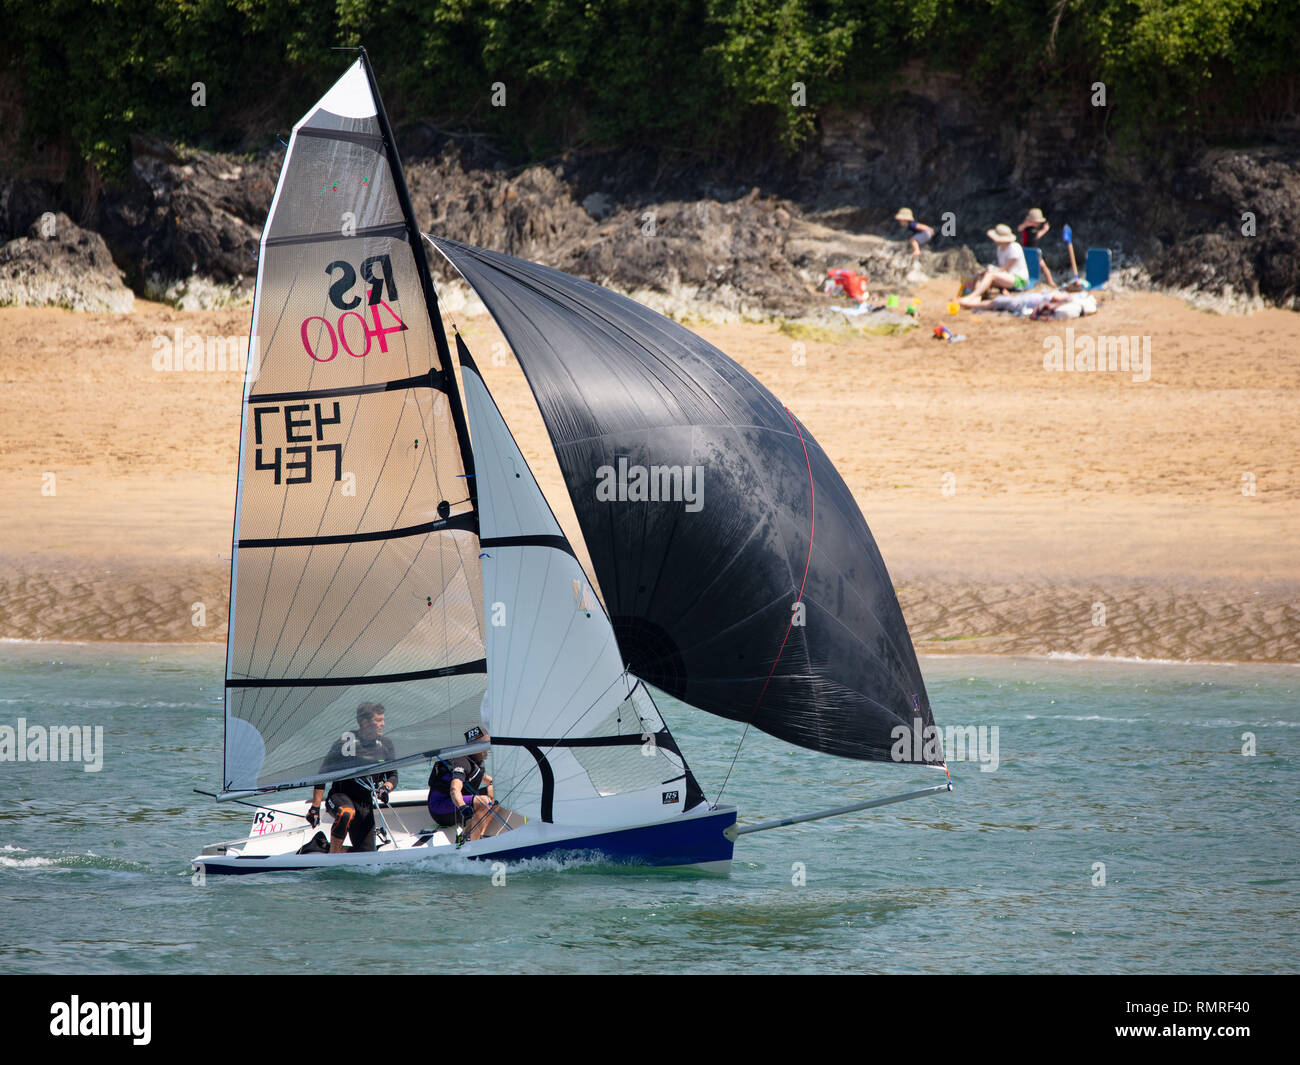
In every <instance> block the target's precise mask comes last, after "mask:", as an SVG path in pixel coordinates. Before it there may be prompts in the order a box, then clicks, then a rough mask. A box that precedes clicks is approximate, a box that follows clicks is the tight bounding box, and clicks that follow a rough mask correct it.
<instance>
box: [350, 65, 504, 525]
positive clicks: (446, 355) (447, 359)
mask: <svg viewBox="0 0 1300 1065" xmlns="http://www.w3.org/2000/svg"><path fill="white" fill-rule="evenodd" d="M358 51H360V53H361V67H362V69H363V70H364V71H365V72H366V81H367V82H369V83H370V94H371V95H372V96H373V97H374V99H375V111H376V118H377V119H378V121H379V130H380V133H381V135H382V136H383V139H384V154H385V155H387V156H388V166H389V169H390V170H391V171H392V174H393V184H394V185H396V187H397V201H398V203H399V204H400V205H401V208H402V215H403V216H404V217H405V219H406V231H407V239H408V241H409V242H410V245H411V254H412V255H414V256H415V270H416V273H418V274H419V276H420V287H421V288H422V289H423V290H424V302H425V305H426V306H427V307H428V309H429V324H430V325H431V326H432V327H433V337H434V341H435V343H436V344H437V346H438V361H439V362H440V363H441V364H442V388H443V391H444V392H446V393H447V399H448V401H449V403H450V405H451V417H452V422H453V423H454V424H455V426H456V439H457V441H458V442H459V443H460V453H461V460H462V461H463V463H464V465H465V484H466V487H467V488H468V489H469V498H470V505H471V506H472V507H473V510H474V520H475V523H476V524H477V521H478V485H477V484H476V483H475V477H474V452H473V450H472V449H471V447H470V441H469V428H468V426H467V424H466V422H465V408H464V405H463V404H462V402H461V396H460V389H459V388H458V387H457V385H456V371H455V368H454V367H453V366H452V364H451V349H450V348H449V346H448V344H447V333H446V331H445V330H444V329H443V327H442V312H441V311H439V309H438V294H437V293H436V292H435V291H434V288H433V277H432V276H431V275H430V273H429V260H428V256H426V255H425V252H424V238H423V237H422V236H421V235H420V228H419V226H418V225H416V222H415V210H414V209H413V208H412V207H411V194H410V192H409V191H408V190H407V188H406V175H405V174H404V173H403V172H402V160H401V158H400V157H399V156H398V154H397V139H396V138H395V137H394V136H393V127H392V126H390V125H389V124H388V112H387V111H385V110H384V101H383V97H381V96H380V95H379V84H378V83H377V82H376V81H375V72H374V69H373V68H372V67H371V65H370V56H369V55H368V54H367V53H366V50H365V48H364V47H363V48H359V49H358Z"/></svg>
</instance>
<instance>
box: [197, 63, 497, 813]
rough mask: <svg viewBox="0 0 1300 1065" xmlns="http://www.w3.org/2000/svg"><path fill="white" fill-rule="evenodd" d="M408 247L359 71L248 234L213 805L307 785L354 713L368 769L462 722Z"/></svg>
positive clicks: (435, 400)
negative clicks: (257, 237)
mask: <svg viewBox="0 0 1300 1065" xmlns="http://www.w3.org/2000/svg"><path fill="white" fill-rule="evenodd" d="M410 237H411V228H409V227H408V224H407V222H406V219H405V216H404V213H403V210H402V206H401V202H400V199H399V197H398V195H397V186H396V183H395V180H394V176H393V172H392V169H391V166H390V157H389V155H388V153H387V150H386V147H385V144H384V141H383V135H382V132H381V124H380V122H379V117H378V108H377V106H376V101H375V98H374V96H373V94H372V93H371V90H370V85H369V80H368V78H367V76H366V72H365V70H364V68H363V66H362V64H361V63H360V62H358V63H357V64H355V65H354V66H353V67H351V68H350V69H349V70H348V72H347V73H346V74H345V75H344V76H343V77H342V78H341V79H340V80H339V81H338V83H337V84H336V85H335V86H334V87H333V88H332V89H330V91H329V92H328V93H327V94H326V95H325V96H324V97H323V98H322V99H321V101H320V102H319V103H318V104H317V105H316V106H315V107H314V108H313V109H312V110H311V111H310V112H309V113H308V114H307V115H306V116H305V117H304V118H303V119H302V120H301V121H300V122H299V123H298V124H297V125H296V126H295V127H294V131H293V136H292V139H291V140H290V143H289V150H288V152H287V153H286V155H285V159H284V165H283V169H282V170H281V173H280V180H279V184H278V185H277V187H276V193H275V199H274V201H273V203H272V206H271V213H270V216H269V218H268V219H267V224H266V228H265V230H264V231H263V234H262V242H261V258H260V261H259V264H258V280H257V290H256V295H255V297H254V310H253V338H252V347H251V350H250V359H249V369H250V372H249V374H248V378H247V382H246V385H245V394H244V411H243V428H242V437H241V443H240V459H239V490H238V496H237V502H236V514H235V534H234V562H233V565H232V571H231V614H230V635H229V642H228V648H227V665H226V745H225V750H226V755H225V766H224V774H223V778H222V779H223V783H224V790H225V791H226V792H231V791H238V790H243V789H254V788H266V787H275V786H283V785H288V784H296V783H304V782H309V781H316V780H320V779H322V771H321V763H322V760H323V759H324V757H325V756H326V754H327V753H328V751H329V749H330V747H331V745H332V744H333V743H334V742H335V741H336V740H338V739H339V738H340V737H341V736H344V735H345V734H347V733H349V732H351V731H352V730H354V729H355V728H356V710H357V707H358V705H359V704H361V703H363V702H369V703H379V704H381V705H383V706H384V708H385V715H386V725H385V731H384V736H385V737H386V739H387V740H389V741H390V742H391V743H392V757H391V758H389V759H387V761H402V760H409V759H411V758H413V757H415V756H417V755H419V754H420V753H422V752H427V751H430V750H434V749H439V748H445V747H451V746H455V745H457V744H463V743H464V732H465V730H466V729H467V728H469V727H470V726H473V725H477V724H478V723H479V708H480V702H481V699H482V693H483V690H484V688H485V686H486V673H485V669H486V663H485V653H484V644H483V633H482V617H483V607H482V584H481V578H480V575H479V561H478V555H479V543H478V536H477V535H476V533H475V531H474V523H473V513H472V504H471V501H470V498H469V497H470V492H469V490H468V487H467V480H466V477H465V465H464V461H463V459H462V455H461V451H460V447H459V445H458V442H457V436H456V432H455V427H454V424H453V421H452V416H451V411H450V404H451V400H450V398H449V396H448V393H447V391H445V389H446V387H447V386H446V384H445V380H446V379H445V378H444V376H443V373H442V371H443V369H444V368H443V367H441V366H440V365H439V360H438V356H437V349H436V342H435V337H434V334H433V329H432V323H431V320H430V315H429V309H428V307H427V305H426V302H425V298H424V294H423V290H422V287H421V282H420V277H419V275H418V273H417V269H416V261H415V257H414V255H413V253H412V247H411V243H410ZM453 381H454V378H453ZM451 387H453V388H454V383H453V384H452V386H451Z"/></svg>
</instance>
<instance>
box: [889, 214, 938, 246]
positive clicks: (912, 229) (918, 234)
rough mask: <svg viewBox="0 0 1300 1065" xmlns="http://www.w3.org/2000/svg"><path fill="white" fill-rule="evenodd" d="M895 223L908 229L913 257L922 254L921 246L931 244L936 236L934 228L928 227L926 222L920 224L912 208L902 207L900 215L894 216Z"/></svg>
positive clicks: (909, 244)
mask: <svg viewBox="0 0 1300 1065" xmlns="http://www.w3.org/2000/svg"><path fill="white" fill-rule="evenodd" d="M894 221H895V222H897V223H898V224H899V225H901V226H906V227H907V235H908V237H909V238H910V239H909V240H908V246H909V247H910V248H911V249H912V254H913V255H920V254H921V245H922V244H926V243H928V242H929V240H930V238H931V237H933V236H934V227H933V226H927V225H926V224H925V223H924V222H918V221H917V220H916V218H915V216H914V215H913V214H912V208H910V207H900V208H899V209H898V214H896V215H894Z"/></svg>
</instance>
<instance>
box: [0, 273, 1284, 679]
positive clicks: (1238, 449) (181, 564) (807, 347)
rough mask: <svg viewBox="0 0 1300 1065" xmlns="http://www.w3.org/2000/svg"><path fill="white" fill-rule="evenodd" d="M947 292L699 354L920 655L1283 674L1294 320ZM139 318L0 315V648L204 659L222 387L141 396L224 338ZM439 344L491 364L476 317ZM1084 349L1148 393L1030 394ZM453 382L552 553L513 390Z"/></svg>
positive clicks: (496, 369) (524, 407) (199, 384)
mask: <svg viewBox="0 0 1300 1065" xmlns="http://www.w3.org/2000/svg"><path fill="white" fill-rule="evenodd" d="M951 289H952V285H951V283H949V282H946V281H945V282H933V283H930V284H929V285H926V286H924V288H923V290H922V291H921V293H920V294H921V297H922V300H923V303H922V317H923V322H922V328H921V329H920V330H917V331H914V332H913V333H911V334H910V335H907V336H903V337H878V336H862V337H860V338H857V339H854V340H852V341H849V342H846V343H831V342H819V341H814V340H806V339H805V340H798V339H795V338H792V337H790V336H787V335H785V334H783V333H782V332H781V331H780V330H779V329H778V328H777V327H776V326H775V325H753V324H743V325H741V324H737V325H726V326H700V327H698V328H697V331H698V332H700V333H701V334H702V335H703V336H705V337H706V338H707V339H708V340H710V341H712V342H713V343H714V344H717V345H718V346H719V347H721V348H722V349H723V350H724V351H726V352H727V353H728V354H730V355H731V356H732V357H733V358H736V359H737V360H738V361H739V362H741V363H742V364H743V365H744V366H746V368H748V369H749V370H750V371H751V372H752V373H754V374H755V375H756V376H757V377H758V378H759V379H760V380H762V381H763V382H764V383H765V384H767V385H768V386H769V387H770V388H772V389H773V391H774V392H775V393H776V394H777V395H778V396H780V397H781V399H782V400H783V401H784V402H785V403H786V404H788V405H789V407H790V408H791V409H792V410H793V411H794V412H795V413H796V414H797V415H798V416H799V418H800V419H801V421H802V422H803V423H804V424H805V425H806V426H807V427H808V428H809V429H810V430H811V431H812V432H813V434H814V435H815V436H816V437H817V439H818V440H819V442H820V443H821V444H822V446H823V447H824V448H825V449H826V450H827V452H828V453H829V454H830V456H831V458H832V460H833V461H834V462H835V463H836V465H837V467H838V468H839V469H840V471H841V473H842V474H843V475H844V477H845V480H846V481H847V482H848V484H849V487H850V488H851V489H852V490H853V492H854V494H855V496H856V497H857V499H858V501H859V503H860V504H861V506H862V508H863V512H864V513H865V514H866V516H867V521H868V523H869V524H870V525H871V528H872V531H873V532H874V533H875V535H876V539H877V541H878V542H879V544H880V547H881V551H882V552H883V554H884V557H885V560H886V562H887V564H888V565H889V568H890V573H891V575H892V576H893V578H894V581H895V584H896V586H897V587H898V590H899V596H900V600H901V602H902V604H903V609H904V612H905V614H906V616H907V618H908V622H909V625H910V627H911V629H912V633H913V636H914V639H915V641H916V644H917V647H918V649H919V650H921V651H922V652H961V651H966V652H975V651H978V652H980V653H989V652H994V653H1037V654H1051V653H1060V654H1098V655H1112V656H1117V657H1142V658H1162V659H1178V660H1181V659H1195V660H1214V661H1273V662H1279V661H1281V662H1300V595H1298V594H1297V591H1298V590H1300V550H1298V548H1300V483H1298V482H1297V481H1296V478H1295V465H1296V456H1297V455H1298V454H1300V419H1298V418H1297V417H1296V411H1297V409H1300V408H1298V406H1297V399H1298V398H1300V345H1297V344H1296V343H1295V339H1294V333H1295V329H1296V327H1297V325H1300V316H1297V315H1295V314H1291V313H1288V312H1283V311H1264V312H1261V313H1258V314H1255V315H1251V316H1249V317H1244V318H1235V317H1219V316H1214V315H1210V314H1206V313H1204V312H1200V311H1196V310H1193V309H1191V308H1190V307H1188V306H1186V305H1185V304H1183V303H1181V302H1180V301H1177V300H1175V299H1172V298H1169V297H1164V296H1159V295H1153V294H1128V295H1123V294H1121V295H1116V296H1113V297H1111V298H1109V299H1107V300H1106V301H1105V302H1104V303H1103V306H1102V311H1101V313H1100V314H1098V315H1096V316H1094V317H1091V318H1088V319H1085V320H1083V321H1082V322H1073V323H1062V322H1056V323H1038V322H1029V321H1019V320H1016V319H1013V318H1010V317H1007V316H1002V315H995V314H983V315H979V316H972V315H970V314H966V313H963V314H962V315H960V316H958V317H956V318H950V317H949V316H948V315H946V314H945V313H943V308H944V305H945V304H946V303H947V300H948V297H949V296H950V294H951ZM137 307H138V309H137V311H136V312H135V313H133V314H130V315H123V316H112V315H85V314H73V313H71V312H66V311H59V310H52V309H51V310H31V309H4V310H0V323H3V324H4V325H5V326H6V327H7V329H6V336H7V337H8V339H9V344H8V345H7V350H6V354H5V356H4V360H3V367H4V369H3V378H4V388H3V390H2V391H0V492H2V493H3V499H4V501H5V506H4V508H3V510H2V511H0V637H3V638H18V639H41V640H88V641H95V640H132V641H136V640H141V641H196V640H198V641H204V640H223V639H224V638H225V623H226V610H227V597H228V582H229V562H228V561H227V560H228V558H229V555H230V534H231V523H232V517H233V506H234V487H235V465H236V460H237V455H238V439H237V438H238V429H239V396H240V392H241V387H242V382H241V377H240V375H239V374H238V373H232V372H225V373H221V372H216V371H213V372H206V371H205V372H198V373H195V372H189V373H186V372H171V373H167V372H159V371H156V370H155V369H154V368H153V359H154V354H155V347H154V341H155V338H156V337H159V336H171V335H173V331H174V330H175V329H176V328H177V327H180V328H182V329H184V330H186V331H187V332H193V333H195V334H200V335H204V336H206V335H216V336H239V335H242V334H246V333H247V332H248V324H249V315H248V312H247V310H229V311H219V312H210V313H188V314H187V313H182V312H179V311H174V310H171V309H169V308H165V307H160V306H157V305H152V304H148V303H143V302H141V303H139V304H138V305H137ZM938 323H942V324H946V325H949V326H950V328H953V330H954V332H960V333H964V334H965V335H966V336H967V337H968V340H967V341H965V342H964V343H958V344H947V343H941V342H937V341H934V340H932V339H930V331H931V328H932V326H933V325H935V324H938ZM461 326H462V328H463V330H464V332H465V335H466V337H467V339H468V340H469V342H470V344H471V347H473V348H476V349H478V350H479V351H480V352H483V353H486V352H488V351H490V348H491V344H492V343H493V342H494V341H495V339H496V333H495V330H494V328H493V327H492V326H491V323H490V322H489V321H488V320H487V319H486V318H472V319H464V320H462V322H461ZM1067 327H1069V328H1070V329H1072V332H1071V333H1069V334H1067V333H1066V329H1067ZM1109 335H1124V336H1136V337H1150V338H1151V340H1150V345H1151V347H1150V350H1151V363H1150V380H1147V381H1134V380H1133V375H1132V374H1131V373H1118V372H1116V373H1112V372H1109V371H1107V372H1096V371H1094V372H1048V371H1045V370H1044V368H1043V356H1044V352H1045V350H1047V349H1045V347H1044V339H1045V338H1048V337H1057V338H1060V342H1061V343H1065V342H1066V340H1067V339H1068V340H1069V341H1070V342H1071V343H1075V344H1078V343H1080V342H1081V341H1083V340H1086V339H1088V338H1097V337H1105V336H1109ZM1050 343H1052V342H1050V341H1049V344H1050ZM1139 343H1141V342H1140V341H1139ZM478 361H479V363H480V366H481V367H482V368H483V370H484V373H485V375H486V377H487V379H488V382H489V385H490V386H491V387H492V389H493V391H494V393H495V395H496V396H497V399H498V402H499V403H500V405H501V407H502V410H503V412H504V414H505V416H506V419H507V421H509V423H510V424H511V427H512V429H513V430H514V431H515V433H516V435H517V437H518V438H519V440H520V444H521V447H522V449H523V451H524V454H525V456H526V457H527V458H528V459H529V461H530V463H531V464H532V465H533V467H534V469H535V470H537V472H538V475H539V480H540V481H541V483H542V487H543V489H544V490H545V491H546V492H547V494H548V496H549V497H550V498H551V499H552V500H553V502H555V503H556V504H557V506H556V509H557V513H559V514H560V518H561V522H562V523H564V524H565V525H566V528H567V529H568V530H569V531H570V533H571V535H572V534H573V533H574V532H575V529H574V525H573V521H572V510H571V508H570V507H568V506H567V499H566V498H565V497H564V493H563V489H562V487H561V483H560V478H559V471H558V468H557V467H556V465H555V461H554V457H553V456H552V455H551V454H550V452H549V444H548V442H547V440H546V436H545V432H544V430H543V428H542V425H541V419H540V415H539V414H538V413H537V411H536V408H535V407H534V406H533V404H532V401H531V397H530V396H529V394H528V392H527V386H526V385H525V384H524V382H523V377H522V374H521V373H520V372H519V369H518V366H517V364H516V363H515V362H514V361H513V360H512V359H510V360H507V362H506V363H505V365H503V366H494V365H493V364H492V362H491V359H490V358H488V357H485V356H484V355H480V358H479V360H478ZM49 475H53V476H52V478H51V477H50V476H49ZM200 622H201V623H200Z"/></svg>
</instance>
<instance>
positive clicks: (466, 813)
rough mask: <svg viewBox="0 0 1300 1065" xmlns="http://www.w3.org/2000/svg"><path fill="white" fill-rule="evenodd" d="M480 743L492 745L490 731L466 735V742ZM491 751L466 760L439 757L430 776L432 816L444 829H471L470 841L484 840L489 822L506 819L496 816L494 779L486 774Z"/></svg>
mask: <svg viewBox="0 0 1300 1065" xmlns="http://www.w3.org/2000/svg"><path fill="white" fill-rule="evenodd" d="M478 740H484V741H487V742H491V740H492V737H491V736H490V735H488V732H487V730H486V729H479V728H473V729H470V730H469V731H468V732H466V733H465V742H466V743H474V742H476V741H478ZM487 756H488V752H487V751H479V752H478V753H477V754H471V755H469V756H468V757H462V758H448V759H442V758H438V759H435V760H434V763H433V772H431V773H430V774H429V813H430V814H431V815H432V817H433V819H434V821H436V822H437V823H438V824H439V825H442V826H443V827H444V828H450V827H451V826H453V825H455V826H456V828H457V835H458V836H459V835H460V834H461V830H463V829H464V828H465V826H466V825H468V826H469V837H468V838H469V839H470V840H471V841H472V840H476V839H482V838H483V835H484V833H485V831H486V830H487V828H488V827H489V822H491V823H496V822H498V821H501V820H503V819H502V818H500V816H499V814H498V815H495V816H494V815H493V813H492V809H493V807H495V806H496V805H497V804H496V800H495V797H494V796H493V793H492V777H491V775H490V774H488V773H486V772H484V770H483V763H484V762H485V761H486V760H487Z"/></svg>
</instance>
